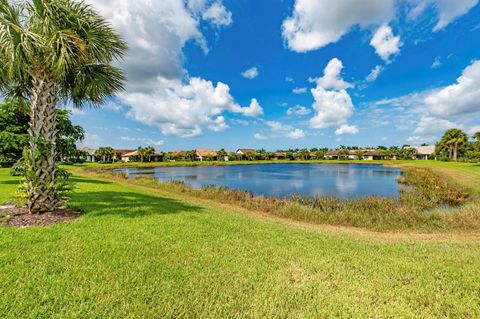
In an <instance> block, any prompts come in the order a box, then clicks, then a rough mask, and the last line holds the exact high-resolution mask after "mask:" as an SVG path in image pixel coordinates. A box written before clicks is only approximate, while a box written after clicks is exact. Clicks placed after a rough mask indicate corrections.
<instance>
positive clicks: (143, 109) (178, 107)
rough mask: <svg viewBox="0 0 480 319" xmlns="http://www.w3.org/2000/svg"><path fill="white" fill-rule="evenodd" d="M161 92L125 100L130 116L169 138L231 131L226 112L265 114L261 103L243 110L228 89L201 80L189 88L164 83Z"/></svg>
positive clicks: (160, 83)
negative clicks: (205, 132) (224, 113)
mask: <svg viewBox="0 0 480 319" xmlns="http://www.w3.org/2000/svg"><path fill="white" fill-rule="evenodd" d="M157 87H158V89H156V90H155V91H153V92H151V93H148V94H147V93H142V92H136V93H129V94H123V95H121V98H122V99H123V100H124V101H125V102H126V103H128V104H129V105H131V106H132V109H131V110H130V111H129V113H128V116H129V117H130V118H132V119H135V120H137V121H140V122H142V123H146V124H148V125H151V126H156V127H158V128H159V129H160V130H161V132H162V133H163V134H165V135H176V136H181V137H192V136H198V135H200V134H202V132H203V130H202V127H204V126H207V127H208V128H209V129H210V130H213V131H220V130H222V129H225V128H227V127H228V126H227V124H226V123H225V118H224V117H223V116H221V114H222V113H223V112H224V111H229V112H232V113H239V114H242V115H244V116H257V115H261V114H263V109H262V107H261V106H260V104H259V103H258V101H257V100H255V99H252V101H251V103H250V105H249V106H246V107H242V106H240V105H239V104H237V103H236V102H235V101H234V98H233V97H232V96H231V95H230V88H229V86H228V85H226V84H224V83H222V82H218V83H217V85H214V84H213V83H212V82H210V81H206V80H204V79H201V78H191V79H190V80H189V82H188V83H187V84H184V83H182V81H181V80H165V79H162V80H160V81H158V83H157Z"/></svg>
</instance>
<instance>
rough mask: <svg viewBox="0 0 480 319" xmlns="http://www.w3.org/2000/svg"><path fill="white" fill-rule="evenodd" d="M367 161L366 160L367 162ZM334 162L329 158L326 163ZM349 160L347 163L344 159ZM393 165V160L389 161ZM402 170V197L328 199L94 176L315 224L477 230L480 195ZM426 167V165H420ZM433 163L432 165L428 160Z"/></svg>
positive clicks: (106, 171) (101, 172)
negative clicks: (286, 197)
mask: <svg viewBox="0 0 480 319" xmlns="http://www.w3.org/2000/svg"><path fill="white" fill-rule="evenodd" d="M363 162H364V163H365V161H363ZM323 163H331V161H328V162H323ZM343 163H345V161H343ZM387 163H388V164H390V165H392V163H393V162H387ZM394 163H395V165H397V166H401V167H403V168H404V174H403V176H402V177H401V183H402V184H404V185H406V186H407V187H404V189H403V191H402V192H401V194H400V197H399V198H381V197H375V196H369V197H366V198H361V199H354V200H342V199H337V198H329V197H318V198H303V197H293V198H291V199H276V198H266V197H263V196H253V195H252V194H251V193H249V192H246V191H237V190H231V189H227V188H218V187H211V186H209V187H204V188H203V189H192V188H191V187H189V186H187V185H185V184H184V183H181V182H169V183H160V182H157V181H156V180H154V179H151V178H138V179H136V180H134V181H128V180H127V176H126V175H124V174H113V173H112V171H111V169H110V168H105V167H103V168H102V167H101V166H100V167H99V166H96V167H94V168H90V169H87V170H86V171H87V172H89V173H90V174H94V175H97V176H103V177H107V178H115V179H116V180H118V181H125V182H131V183H133V184H137V185H142V186H146V187H149V188H152V189H162V190H164V191H168V192H172V193H183V194H188V195H189V196H192V197H195V198H203V199H208V200H213V201H216V202H219V203H224V204H230V205H237V206H241V207H243V208H246V209H249V210H254V211H259V212H265V213H268V214H272V215H275V216H279V217H283V218H289V219H293V220H297V221H304V222H310V223H316V224H329V225H337V226H353V227H362V228H368V229H373V230H381V231H392V230H393V231H399V230H415V231H430V232H431V231H478V230H480V205H479V198H478V197H479V196H477V194H475V192H474V191H472V189H471V188H468V187H467V186H465V185H462V184H460V183H458V182H457V181H455V180H454V179H452V178H450V177H449V176H448V175H447V176H444V174H442V173H440V172H436V171H435V169H434V168H435V167H433V166H432V167H420V168H419V167H412V165H416V163H417V162H415V163H413V162H410V163H409V164H407V163H405V162H394ZM422 165H423V164H422ZM430 165H431V164H430Z"/></svg>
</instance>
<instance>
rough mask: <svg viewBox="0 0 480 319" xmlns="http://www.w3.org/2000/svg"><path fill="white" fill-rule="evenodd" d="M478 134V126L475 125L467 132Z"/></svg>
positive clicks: (479, 126)
mask: <svg viewBox="0 0 480 319" xmlns="http://www.w3.org/2000/svg"><path fill="white" fill-rule="evenodd" d="M478 132H480V125H476V126H474V127H472V128H470V129H469V130H468V134H470V135H474V134H475V133H478Z"/></svg>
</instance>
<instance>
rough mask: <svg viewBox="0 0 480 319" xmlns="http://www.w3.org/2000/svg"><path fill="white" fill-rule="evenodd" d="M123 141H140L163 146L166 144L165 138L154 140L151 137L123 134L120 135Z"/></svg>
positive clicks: (144, 143) (149, 144)
mask: <svg viewBox="0 0 480 319" xmlns="http://www.w3.org/2000/svg"><path fill="white" fill-rule="evenodd" d="M120 139H121V140H122V141H127V142H139V143H141V144H143V145H148V146H161V145H163V144H164V141H163V140H158V141H155V140H152V139H149V138H143V137H128V136H122V137H120Z"/></svg>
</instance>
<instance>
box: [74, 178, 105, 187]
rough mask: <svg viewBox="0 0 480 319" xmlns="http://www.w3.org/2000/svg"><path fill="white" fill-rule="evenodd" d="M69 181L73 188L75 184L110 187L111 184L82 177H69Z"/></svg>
mask: <svg viewBox="0 0 480 319" xmlns="http://www.w3.org/2000/svg"><path fill="white" fill-rule="evenodd" d="M69 181H70V182H71V183H72V184H73V185H74V186H75V184H99V185H111V184H113V182H109V181H101V180H98V179H91V178H84V177H78V176H75V177H70V179H69Z"/></svg>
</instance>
